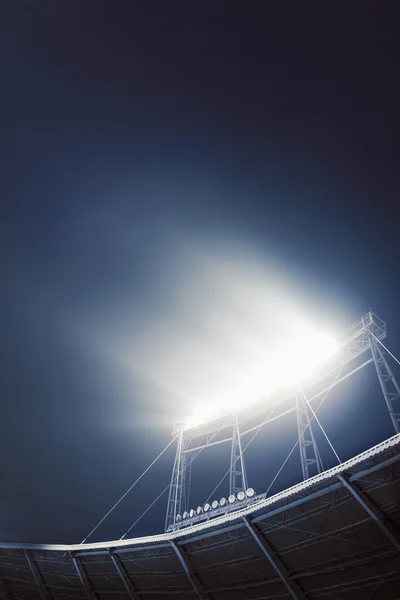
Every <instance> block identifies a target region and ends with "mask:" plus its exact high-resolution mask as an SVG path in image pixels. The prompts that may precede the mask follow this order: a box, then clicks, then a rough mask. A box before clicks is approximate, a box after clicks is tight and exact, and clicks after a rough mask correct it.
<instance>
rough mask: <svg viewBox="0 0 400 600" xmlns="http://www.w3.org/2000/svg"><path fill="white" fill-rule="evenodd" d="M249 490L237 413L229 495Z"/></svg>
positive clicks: (234, 423) (233, 437) (234, 424)
mask: <svg viewBox="0 0 400 600" xmlns="http://www.w3.org/2000/svg"><path fill="white" fill-rule="evenodd" d="M238 480H239V482H240V484H239V482H238ZM246 490H247V477H246V469H245V465H244V459H243V450H242V442H241V439H240V429H239V422H238V417H237V414H236V413H235V416H234V422H233V432H232V446H231V466H230V473H229V495H232V494H234V495H235V496H236V494H237V493H238V492H241V491H243V492H245V491H246Z"/></svg>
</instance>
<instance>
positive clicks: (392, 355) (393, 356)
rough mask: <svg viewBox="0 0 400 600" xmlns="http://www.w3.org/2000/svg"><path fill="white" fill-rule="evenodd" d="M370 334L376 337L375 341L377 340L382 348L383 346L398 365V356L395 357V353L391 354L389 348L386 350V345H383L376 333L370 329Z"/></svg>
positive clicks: (399, 362) (399, 361)
mask: <svg viewBox="0 0 400 600" xmlns="http://www.w3.org/2000/svg"><path fill="white" fill-rule="evenodd" d="M370 334H371V335H372V337H374V338H375V339H376V341H377V342H379V344H380V345H381V346H382V348H383V349H384V350H386V352H387V353H388V354H390V356H391V357H392V358H393V359H394V360H395V361H396V362H397V364H399V365H400V360H399V359H398V358H396V357H395V355H394V354H392V353H391V352H390V350H388V349H387V348H386V346H385V345H384V344H383V343H382V342H381V340H379V339H378V338H377V337H376V335H374V334H373V333H372V331H370Z"/></svg>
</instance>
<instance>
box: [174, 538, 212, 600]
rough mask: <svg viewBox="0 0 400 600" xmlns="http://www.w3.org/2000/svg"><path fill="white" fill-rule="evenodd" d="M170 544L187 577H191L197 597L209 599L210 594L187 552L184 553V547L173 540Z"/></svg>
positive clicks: (204, 599) (201, 599)
mask: <svg viewBox="0 0 400 600" xmlns="http://www.w3.org/2000/svg"><path fill="white" fill-rule="evenodd" d="M170 544H171V546H172V548H173V549H174V550H175V554H176V555H177V557H178V558H179V561H180V563H181V565H182V567H183V570H184V571H185V573H186V575H187V578H188V579H189V581H190V583H191V585H192V588H193V589H194V591H195V592H196V594H197V597H198V598H199V599H200V600H207V598H208V595H207V594H206V593H205V592H204V590H203V586H202V585H201V583H200V581H199V579H198V577H197V575H196V573H195V572H194V570H193V567H192V565H191V564H190V562H189V559H188V557H187V556H186V554H185V553H184V551H183V549H182V548H179V547H178V546H177V545H176V544H175V542H173V541H172V540H171V541H170Z"/></svg>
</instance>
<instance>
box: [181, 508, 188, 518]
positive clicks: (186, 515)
mask: <svg viewBox="0 0 400 600" xmlns="http://www.w3.org/2000/svg"><path fill="white" fill-rule="evenodd" d="M188 516H189V515H188V513H187V512H186V510H185V512H184V513H183V515H182V519H187V518H188Z"/></svg>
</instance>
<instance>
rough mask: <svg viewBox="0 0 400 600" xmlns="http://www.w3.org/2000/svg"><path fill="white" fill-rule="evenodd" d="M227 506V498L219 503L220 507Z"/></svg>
mask: <svg viewBox="0 0 400 600" xmlns="http://www.w3.org/2000/svg"><path fill="white" fill-rule="evenodd" d="M225 504H226V498H221V500H220V501H219V505H220V506H225Z"/></svg>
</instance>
